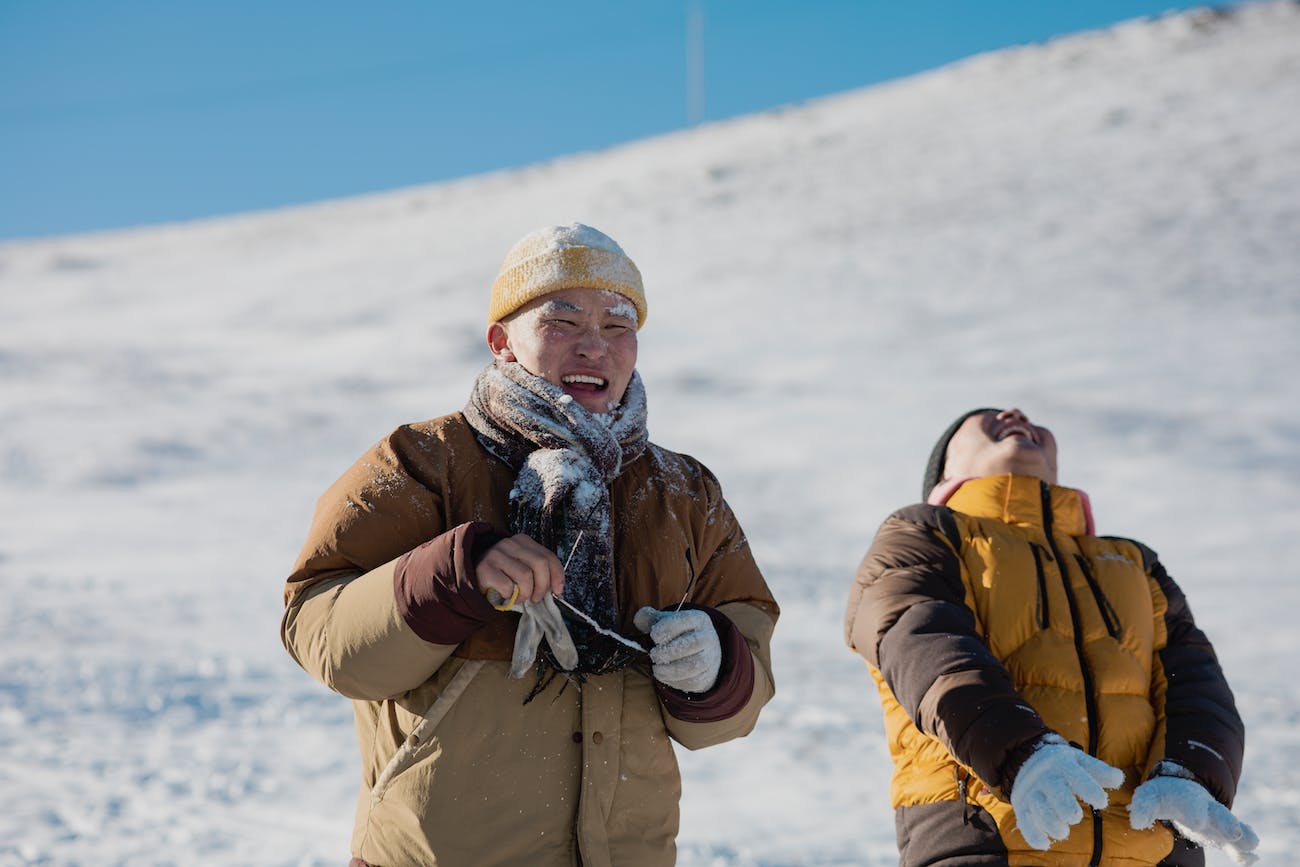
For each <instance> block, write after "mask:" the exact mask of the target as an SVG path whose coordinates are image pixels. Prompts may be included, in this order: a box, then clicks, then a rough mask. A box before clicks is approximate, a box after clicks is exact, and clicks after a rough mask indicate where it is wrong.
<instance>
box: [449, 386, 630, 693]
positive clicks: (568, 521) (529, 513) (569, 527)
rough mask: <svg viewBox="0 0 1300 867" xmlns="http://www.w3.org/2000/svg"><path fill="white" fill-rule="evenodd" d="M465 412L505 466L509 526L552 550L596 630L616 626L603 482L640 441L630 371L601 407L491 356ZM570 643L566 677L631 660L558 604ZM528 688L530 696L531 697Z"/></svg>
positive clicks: (542, 667) (549, 672) (552, 668)
mask: <svg viewBox="0 0 1300 867" xmlns="http://www.w3.org/2000/svg"><path fill="white" fill-rule="evenodd" d="M465 417H466V418H467V419H468V420H469V423H470V426H471V427H472V428H473V429H474V433H475V435H476V436H477V437H478V440H479V442H480V443H482V444H483V447H484V448H486V449H487V450H488V451H489V452H491V453H492V454H493V455H495V456H496V457H498V458H500V459H501V460H502V461H504V462H505V463H507V464H508V465H510V466H511V467H512V468H514V470H515V472H516V473H517V475H516V477H515V484H514V486H513V487H512V488H511V490H510V512H509V514H510V529H511V532H514V533H526V534H528V535H529V536H531V537H532V538H534V539H536V540H537V541H538V542H540V543H541V544H542V545H544V546H545V547H547V548H549V549H550V550H552V551H554V552H555V554H556V556H557V557H559V558H560V562H561V563H567V565H566V566H565V570H564V599H565V601H567V602H570V603H572V604H573V605H574V606H575V607H576V608H578V609H580V610H582V611H584V612H586V613H587V614H588V615H590V616H591V618H592V619H593V620H595V621H596V622H597V623H599V624H600V625H601V626H602V627H604V628H605V629H610V630H613V629H615V626H616V622H617V619H618V612H617V610H616V609H615V607H614V566H613V560H614V540H613V534H612V525H611V516H610V497H609V484H610V482H611V481H613V480H614V479H615V478H616V477H617V476H618V474H619V472H620V470H621V469H622V468H623V466H625V465H626V464H628V463H630V462H631V461H633V460H635V459H636V458H637V457H638V456H639V455H640V454H641V453H642V452H643V451H644V450H645V447H646V441H647V434H646V402H645V389H644V388H643V387H642V385H641V378H640V376H638V375H637V373H636V372H635V371H633V373H632V379H631V381H630V382H629V383H628V386H627V391H626V393H624V395H623V401H622V403H621V404H620V405H619V406H618V407H617V408H616V409H615V410H614V411H613V412H611V413H609V414H597V413H593V412H589V411H588V410H587V409H585V408H584V407H583V406H582V405H581V404H579V403H578V402H577V401H575V400H574V399H573V398H572V397H571V396H569V395H568V394H566V393H565V392H564V391H563V389H561V388H559V387H558V386H555V385H552V384H551V383H549V382H547V381H546V380H544V379H542V378H541V377H538V376H534V375H533V374H531V373H529V372H528V371H526V370H524V368H523V367H521V366H520V365H519V364H518V363H516V362H493V363H492V364H490V365H488V366H487V368H485V369H484V370H483V372H482V373H480V374H479V375H478V378H477V379H476V380H475V382H474V390H473V393H472V394H471V395H470V401H469V405H468V406H467V407H466V408H465ZM561 611H562V612H563V614H564V619H565V625H566V626H567V627H568V629H569V634H570V635H571V636H572V637H573V643H574V645H575V646H576V647H577V649H578V665H577V667H576V668H575V669H573V670H572V671H570V672H566V673H567V674H568V676H569V677H570V678H571V679H572V680H575V681H576V682H577V683H579V684H580V683H582V681H583V680H584V679H585V676H586V675H588V674H603V673H607V672H611V671H617V670H618V669H620V668H623V667H624V666H626V665H628V664H629V663H630V662H632V661H633V654H632V652H631V651H630V650H629V648H627V647H626V646H624V645H621V644H619V643H618V642H617V641H614V640H613V639H611V638H609V637H608V636H606V635H602V634H601V633H600V632H598V631H597V630H595V629H593V628H592V627H591V626H590V625H589V624H587V623H585V622H583V621H582V620H581V619H579V618H578V617H577V616H575V615H574V614H573V613H572V612H570V611H568V610H566V609H565V608H564V607H563V606H561ZM537 668H538V684H537V687H536V688H535V690H534V694H535V693H536V692H538V691H540V690H541V689H543V688H545V686H546V684H547V683H549V681H550V679H551V678H552V677H554V676H555V673H556V671H557V670H558V666H557V665H556V663H555V659H554V657H553V656H552V654H551V651H550V648H549V646H547V645H546V644H543V645H542V646H541V648H540V650H539V653H538V660H537ZM530 697H531V696H530Z"/></svg>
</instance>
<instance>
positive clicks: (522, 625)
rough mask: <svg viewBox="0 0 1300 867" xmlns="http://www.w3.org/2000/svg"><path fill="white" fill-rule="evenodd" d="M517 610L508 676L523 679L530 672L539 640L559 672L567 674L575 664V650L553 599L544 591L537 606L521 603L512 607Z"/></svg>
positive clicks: (576, 653)
mask: <svg viewBox="0 0 1300 867" xmlns="http://www.w3.org/2000/svg"><path fill="white" fill-rule="evenodd" d="M515 604H516V605H517V606H518V607H519V608H520V609H521V610H520V613H521V614H522V615H523V619H522V620H520V621H519V628H518V629H516V630H515V651H514V655H513V656H512V657H511V659H510V676H511V677H523V676H524V675H525V674H526V673H527V672H528V669H530V668H532V665H533V662H535V661H536V659H537V647H538V645H540V644H541V643H542V637H543V636H545V637H546V642H547V644H549V645H550V646H551V653H553V654H555V661H556V662H558V663H559V664H560V668H563V669H564V670H566V671H568V670H570V669H572V668H573V667H574V666H576V665H577V664H578V649H577V648H576V647H574V646H573V638H572V636H570V635H569V628H568V627H567V626H565V625H564V617H563V615H561V614H560V606H558V605H556V604H555V597H554V596H553V595H551V593H550V592H549V591H548V592H547V594H546V595H545V596H543V597H542V601H541V602H532V601H529V600H524V601H523V602H517V603H515Z"/></svg>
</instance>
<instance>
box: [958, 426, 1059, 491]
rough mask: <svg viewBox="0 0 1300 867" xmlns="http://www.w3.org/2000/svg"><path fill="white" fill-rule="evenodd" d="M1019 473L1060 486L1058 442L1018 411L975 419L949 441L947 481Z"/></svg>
mask: <svg viewBox="0 0 1300 867" xmlns="http://www.w3.org/2000/svg"><path fill="white" fill-rule="evenodd" d="M1003 473H1017V474H1019V475H1023V476H1037V477H1038V478H1040V479H1042V480H1043V481H1045V482H1048V483H1050V484H1053V485H1054V484H1056V438H1055V437H1054V436H1052V432H1051V431H1050V430H1048V429H1047V428H1045V427H1040V426H1038V425H1036V424H1033V423H1032V422H1030V421H1029V418H1028V417H1027V416H1026V415H1025V414H1024V413H1023V412H1021V411H1020V410H1018V409H1004V410H1002V411H1001V412H996V413H995V412H991V411H990V412H984V413H980V414H978V415H973V416H971V417H970V418H968V419H966V421H965V422H964V423H963V424H962V426H961V427H959V428H957V433H955V434H953V437H952V439H951V440H949V441H948V456H947V458H946V459H945V460H944V468H943V475H944V478H945V479H951V478H957V477H962V476H974V477H976V478H982V477H984V476H998V475H1002V474H1003Z"/></svg>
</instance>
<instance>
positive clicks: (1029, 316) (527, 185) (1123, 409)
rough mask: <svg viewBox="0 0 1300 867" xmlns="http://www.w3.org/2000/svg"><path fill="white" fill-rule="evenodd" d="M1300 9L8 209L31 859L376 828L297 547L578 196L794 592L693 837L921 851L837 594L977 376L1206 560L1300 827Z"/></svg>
mask: <svg viewBox="0 0 1300 867" xmlns="http://www.w3.org/2000/svg"><path fill="white" fill-rule="evenodd" d="M1297 46H1300V5H1297V4H1295V3H1289V2H1288V3H1270V4H1260V5H1249V6H1245V7H1241V8H1239V9H1238V10H1237V11H1235V12H1232V13H1227V14H1223V13H1211V12H1196V13H1191V14H1186V15H1181V16H1176V17H1169V18H1164V19H1161V20H1157V21H1139V22H1132V23H1128V24H1125V25H1123V26H1120V27H1116V28H1114V29H1111V30H1107V31H1104V32H1097V33H1089V34H1083V35H1079V36H1076V37H1072V38H1068V39H1062V40H1059V41H1054V42H1052V43H1049V44H1046V45H1040V46H1031V47H1025V48H1020V49H1015V50H1010V51H1004V52H999V53H996V54H990V55H985V56H981V57H977V58H973V59H971V60H968V61H966V62H963V63H959V64H956V65H953V66H950V67H946V68H943V69H940V70H937V71H934V72H932V73H930V74H926V75H922V76H918V77H915V78H910V79H906V80H902V81H898V82H895V83H892V84H889V85H886V86H882V87H875V88H870V89H866V90H861V91H857V92H852V93H848V94H844V95H841V96H838V97H835V98H831V99H826V100H822V101H818V102H814V103H809V104H806V105H802V106H799V107H792V108H789V109H785V110H781V111H775V112H770V113H765V114H761V115H756V116H752V117H747V118H743V119H740V120H736V121H732V122H728V123H722V124H716V125H711V126H707V127H703V128H699V129H696V130H693V131H690V132H684V133H681V134H677V135H673V136H668V137H663V138H658V139H654V140H649V141H645V142H640V143H637V144H633V145H630V146H626V147H621V148H618V149H615V150H611V151H607V152H601V153H596V154H588V155H582V156H577V157H573V158H570V159H565V160H560V161H556V162H552V163H547V164H544V165H539V166H534V167H531V168H526V169H521V170H517V171H508V172H501V173H496V174H492V175H488V176H483V177H476V178H472V179H468V180H464V181H460V182H456V183H450V184H440V185H437V186H429V187H421V188H415V189H409V190H403V191H400V192H394V193H391V194H385V195H377V196H372V197H367V198H362V199H353V200H348V201H339V202H330V203H325V204H320V205H317V206H312V207H305V208H295V209H289V210H284V211H279V212H273V213H262V214H252V215H246V216H240V217H234V218H229V219H222V220H213V221H206V222H199V223H193V224H186V225H176V226H166V227H155V228H145V229H141V230H138V231H131V232H117V233H109V234H100V235H92V236H78V237H67V238H56V239H49V240H42V241H31V242H21V243H10V244H3V245H0V492H3V497H0V586H2V587H3V589H4V594H3V598H4V604H3V605H0V865H5V867H8V865H19V864H97V865H99V864H127V863H131V864H187V865H188V864H204V865H236V864H246V863H259V864H276V865H291V864H292V865H315V864H320V865H326V864H330V865H334V864H342V863H345V862H346V852H347V842H348V836H349V833H350V827H351V822H352V810H353V800H354V795H355V787H356V785H357V776H358V772H357V767H356V765H357V763H356V760H355V758H354V752H355V747H354V744H353V734H352V724H351V711H350V708H349V706H348V703H347V702H346V701H345V700H343V699H341V698H338V697H337V696H334V695H332V694H330V693H329V692H327V691H326V690H325V689H324V688H323V687H320V686H318V685H316V684H315V683H314V682H313V681H312V680H311V679H310V678H309V677H308V676H307V675H305V674H304V673H302V672H301V671H300V670H299V669H297V668H296V666H295V665H294V664H293V662H292V661H291V660H290V659H289V657H288V656H287V654H285V653H284V651H283V649H282V648H281V647H280V644H279V637H278V621H279V615H280V611H281V597H280V593H281V587H282V583H281V582H282V580H283V578H284V576H285V574H286V573H287V571H288V568H289V566H290V564H291V562H292V560H293V558H294V556H295V554H296V553H297V549H298V546H299V545H300V544H301V542H302V539H303V537H304V535H305V532H306V529H307V522H308V520H309V518H310V516H311V510H312V506H313V503H314V500H315V498H316V496H317V495H318V494H320V493H321V492H322V491H323V490H324V489H325V487H326V486H327V485H328V484H329V483H330V482H331V481H332V480H333V479H334V478H335V477H336V476H337V475H338V474H339V473H341V472H342V471H343V470H344V469H345V468H346V467H347V466H348V465H349V464H350V463H351V461H352V460H353V459H354V458H355V457H356V456H357V455H359V454H360V453H361V452H362V451H363V450H364V449H365V448H366V447H367V446H368V445H369V444H370V443H371V442H373V441H374V440H375V439H377V438H378V437H380V436H381V435H383V434H384V433H386V432H387V431H389V430H390V429H392V428H393V427H394V426H396V425H398V424H400V423H403V422H406V421H412V420H418V419H424V418H429V417H432V416H435V415H439V414H442V413H445V412H449V411H452V410H455V409H458V408H460V407H461V406H462V405H463V404H464V402H465V400H466V397H467V396H468V389H469V385H470V382H471V380H472V378H473V376H474V374H475V373H476V372H477V371H478V369H479V368H480V367H482V366H483V365H484V364H485V363H486V362H487V359H488V355H487V352H486V349H485V347H484V345H483V338H482V333H483V325H484V323H483V318H484V315H485V311H486V302H487V287H488V285H489V284H490V282H491V279H492V277H493V275H494V274H495V272H496V268H497V265H498V264H499V263H500V260H501V257H502V256H503V255H504V253H505V251H506V249H507V248H508V247H509V245H510V244H511V243H512V242H513V241H514V240H515V239H516V238H517V237H519V236H520V235H522V234H523V233H524V232H525V231H527V230H529V229H532V228H534V227H537V226H540V225H545V224H550V223H558V222H568V221H571V220H582V221H584V222H588V223H591V224H592V225H595V226H597V227H599V228H601V229H603V230H605V231H607V232H608V233H609V234H611V235H612V236H613V237H615V238H616V239H618V240H619V241H620V242H621V243H622V244H623V246H624V247H625V248H626V249H627V250H628V252H629V253H630V254H631V255H632V257H633V258H634V259H635V260H636V261H637V263H638V264H639V266H640V267H641V270H642V272H643V274H644V275H645V279H646V285H647V295H648V299H649V306H650V315H649V319H648V322H647V324H646V327H645V329H644V330H643V332H642V343H641V366H640V369H641V371H642V374H643V376H644V379H645V382H646V387H647V391H648V395H649V400H650V432H651V436H652V438H654V439H655V440H656V441H657V442H659V443H661V444H663V445H665V446H668V447H670V448H674V449H677V450H680V451H685V452H688V453H690V454H693V455H695V456H697V457H699V458H700V459H702V460H703V461H704V462H705V463H707V464H708V465H709V466H710V467H711V468H712V469H713V470H714V471H715V472H716V473H717V474H718V476H719V477H720V478H721V479H722V482H723V485H724V488H725V490H726V492H727V495H728V499H729V500H730V501H731V503H732V505H733V506H734V508H735V510H736V511H737V513H738V514H739V516H740V518H741V520H742V522H743V523H744V525H745V527H746V530H747V531H748V533H749V535H750V537H751V541H752V543H753V546H754V548H755V551H756V554H757V556H758V558H759V562H760V564H761V565H762V566H763V567H764V570H765V572H766V574H767V576H768V579H769V581H770V583H771V584H772V587H773V589H774V591H775V592H776V594H777V597H778V599H779V600H780V601H781V603H782V605H783V608H784V615H783V617H782V620H781V622H780V624H779V626H778V629H777V640H776V645H775V651H774V656H775V664H776V674H777V686H778V695H777V698H776V699H775V701H774V702H773V704H772V705H771V706H770V707H769V708H768V710H767V711H766V714H765V717H764V719H763V720H762V721H761V723H760V725H759V728H758V730H757V731H756V732H755V733H754V734H753V735H752V736H751V737H749V738H748V739H745V740H743V741H740V742H738V743H734V744H729V745H727V746H724V747H721V748H717V749H714V750H709V751H704V752H701V753H695V754H688V755H683V756H682V757H681V760H682V765H683V773H684V778H685V779H684V789H685V799H684V803H683V814H684V815H683V826H682V835H681V851H682V855H681V861H682V863H684V864H689V865H705V864H708V865H759V864H762V865H791V864H801V865H850V864H853V865H860V864H869V865H886V864H890V863H895V859H896V852H895V848H894V840H893V816H892V812H891V810H890V809H889V805H888V792H887V789H888V785H887V783H888V773H889V770H888V759H887V756H886V754H885V747H884V743H883V738H882V735H881V721H880V711H879V708H878V705H877V702H876V698H875V695H874V690H873V689H872V687H871V684H870V681H869V678H868V675H867V671H866V667H865V665H864V664H863V663H862V662H861V661H860V660H859V659H858V658H857V657H855V656H854V655H853V654H851V653H849V652H848V651H847V650H846V649H845V648H844V646H843V642H842V639H841V637H840V623H841V618H842V613H843V605H844V600H845V598H846V594H847V588H848V583H849V580H850V578H851V576H852V574H853V570H854V568H855V567H856V565H857V561H858V559H859V558H860V557H861V555H862V553H863V552H864V551H865V549H866V546H867V544H868V543H869V541H870V538H871V535H872V533H873V532H874V530H875V528H876V526H877V525H878V524H879V522H880V521H881V520H882V519H883V518H884V516H885V515H886V514H888V513H889V512H890V511H891V510H892V509H893V508H895V507H897V506H901V505H904V504H906V503H909V502H911V501H913V500H914V499H915V498H916V497H917V494H918V488H919V485H920V478H921V473H922V469H923V464H924V461H925V457H926V455H927V454H928V452H929V449H930V446H931V444H932V443H933V441H934V439H935V437H936V436H937V435H938V433H939V431H940V430H942V429H943V427H944V426H945V425H946V424H947V423H948V421H950V420H951V418H953V417H954V416H955V415H957V414H958V413H960V412H961V411H963V410H966V409H968V408H970V407H973V406H976V405H983V404H993V405H1000V404H1001V405H1012V404H1014V405H1019V406H1021V407H1022V408H1024V409H1025V410H1026V411H1027V412H1028V413H1029V414H1030V415H1031V417H1033V418H1035V419H1036V420H1038V421H1041V422H1043V423H1046V424H1047V425H1049V426H1051V427H1052V428H1053V429H1054V430H1055V432H1056V434H1057V437H1058V440H1059V441H1060V443H1061V469H1062V481H1063V482H1065V483H1067V484H1073V485H1076V486H1080V487H1083V488H1085V489H1087V490H1088V491H1089V493H1090V494H1091V497H1092V501H1093V505H1094V508H1095V510H1096V515H1097V521H1098V527H1099V530H1100V531H1101V532H1109V533H1124V534H1127V535H1132V536H1136V537H1138V538H1141V539H1143V540H1144V541H1146V542H1148V543H1149V544H1150V545H1152V546H1153V547H1154V548H1156V549H1157V550H1158V551H1160V553H1161V555H1162V559H1163V560H1164V562H1165V563H1166V564H1167V565H1168V566H1169V568H1170V570H1171V572H1172V573H1173V575H1174V576H1175V577H1176V578H1177V579H1178V580H1179V581H1180V583H1181V584H1182V585H1183V587H1184V588H1185V589H1186V590H1187V592H1188V595H1189V598H1190V600H1191V603H1192V606H1193V609H1194V611H1195V612H1196V614H1197V616H1198V619H1199V620H1200V622H1201V624H1202V625H1203V626H1204V627H1205V628H1206V630H1207V631H1208V632H1209V634H1210V635H1211V637H1212V638H1213V639H1214V640H1215V641H1216V643H1217V645H1218V647H1219V650H1220V654H1221V657H1222V659H1223V662H1224V665H1225V667H1226V669H1227V671H1228V674H1229V677H1230V678H1231V679H1232V681H1233V684H1234V687H1235V689H1236V693H1237V698H1238V701H1239V704H1240V707H1241V709H1242V712H1243V715H1244V716H1245V718H1246V721H1247V726H1248V730H1249V746H1248V752H1247V763H1246V771H1245V777H1244V779H1243V782H1242V793H1241V796H1240V799H1239V801H1238V812H1239V814H1240V815H1241V816H1242V817H1243V818H1244V819H1246V820H1247V821H1249V822H1251V823H1252V824H1253V825H1254V826H1255V828H1256V830H1257V831H1258V832H1259V833H1260V836H1261V837H1262V839H1263V843H1262V847H1261V852H1262V853H1263V855H1264V863H1266V864H1286V863H1290V861H1291V860H1292V857H1291V856H1290V855H1289V854H1288V853H1292V852H1295V851H1297V850H1300V734H1298V732H1300V726H1298V723H1300V686H1298V685H1297V683H1298V682H1297V678H1296V675H1295V673H1294V668H1295V662H1296V660H1297V659H1300V630H1297V629H1296V625H1295V624H1296V620H1297V618H1298V617H1300V614H1297V612H1298V611H1300V533H1298V532H1297V530H1298V529H1300V340H1298V339H1297V334H1300V110H1297V107H1300V50H1297ZM196 170H197V167H196ZM737 803H739V804H741V806H737ZM723 804H725V805H726V806H725V807H723V806H722V805H723ZM1210 863H1211V864H1220V865H1222V864H1227V863H1229V862H1228V861H1227V860H1226V859H1224V858H1222V857H1220V856H1218V855H1211V857H1210Z"/></svg>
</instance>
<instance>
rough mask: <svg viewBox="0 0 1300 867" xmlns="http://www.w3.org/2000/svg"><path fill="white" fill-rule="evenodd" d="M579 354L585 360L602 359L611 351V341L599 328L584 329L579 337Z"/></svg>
mask: <svg viewBox="0 0 1300 867" xmlns="http://www.w3.org/2000/svg"><path fill="white" fill-rule="evenodd" d="M576 348H577V351H578V354H579V355H581V356H583V357H584V358H600V357H601V356H602V355H604V354H605V352H606V351H607V350H608V349H609V341H608V340H606V339H605V335H604V334H602V333H601V330H600V328H599V326H598V327H596V328H586V329H583V331H582V333H581V334H580V335H578V342H577V346H576Z"/></svg>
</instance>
